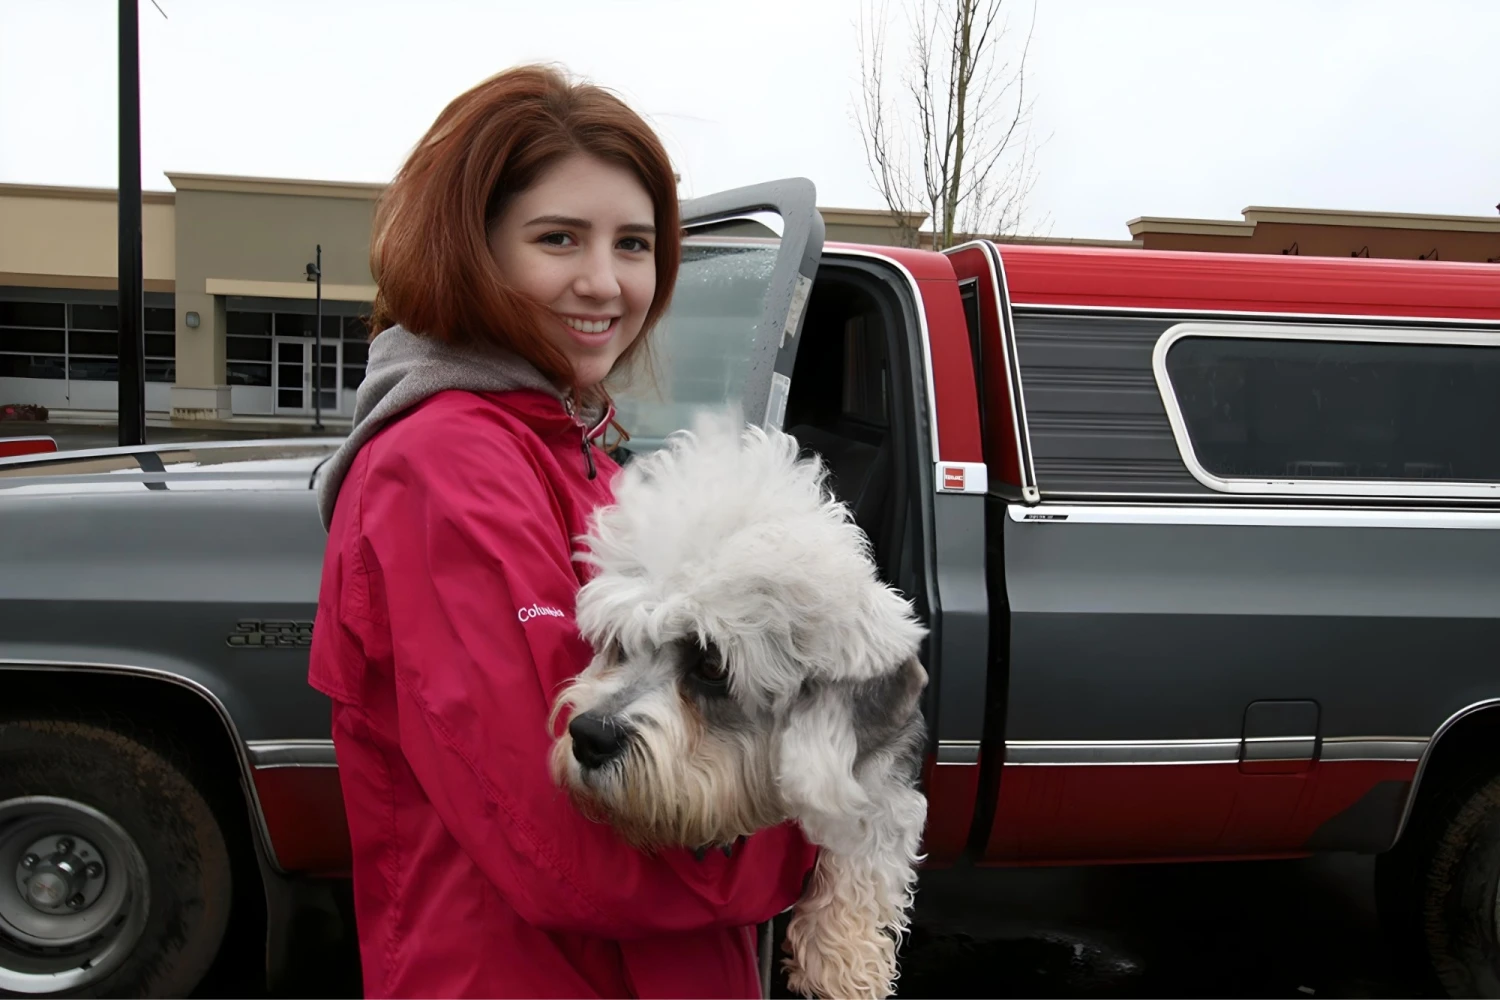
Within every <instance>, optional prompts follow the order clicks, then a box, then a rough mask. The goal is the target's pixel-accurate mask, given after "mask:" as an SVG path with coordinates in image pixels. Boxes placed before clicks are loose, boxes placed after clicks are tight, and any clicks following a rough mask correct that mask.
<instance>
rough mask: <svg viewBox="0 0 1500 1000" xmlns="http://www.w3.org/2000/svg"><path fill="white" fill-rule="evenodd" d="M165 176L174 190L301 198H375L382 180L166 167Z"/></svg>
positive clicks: (383, 187) (379, 192) (378, 194)
mask: <svg viewBox="0 0 1500 1000" xmlns="http://www.w3.org/2000/svg"><path fill="white" fill-rule="evenodd" d="M167 180H169V181H171V182H172V186H173V187H174V188H176V189H177V190H178V191H218V192H227V193H231V194H279V195H292V196H299V197H305V198H348V199H351V200H354V201H375V200H376V199H377V198H379V197H380V195H381V192H383V191H384V190H385V189H386V185H385V184H372V183H366V182H360V181H323V180H308V179H304V178H297V177H244V176H239V175H235V174H184V173H176V172H173V171H168V173H167Z"/></svg>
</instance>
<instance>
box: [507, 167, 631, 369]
mask: <svg viewBox="0 0 1500 1000" xmlns="http://www.w3.org/2000/svg"><path fill="white" fill-rule="evenodd" d="M654 208H655V206H654V204H653V203H652V201H651V196H650V194H648V193H647V191H646V189H645V187H644V186H643V185H642V184H641V182H640V181H639V180H637V179H636V176H635V174H634V173H632V172H631V171H630V170H628V169H626V168H624V167H621V166H616V165H615V164H612V163H607V162H605V161H603V160H600V159H598V158H596V157H593V156H589V155H586V154H582V153H580V154H576V155H573V156H570V157H568V158H567V159H565V160H561V161H559V162H558V163H557V164H555V165H554V166H553V167H552V168H551V169H550V170H548V171H547V172H546V173H544V174H543V175H542V177H541V179H540V180H539V181H537V183H535V184H533V185H532V186H531V187H530V188H528V189H527V190H525V191H523V192H521V193H520V194H518V195H516V196H515V197H514V198H512V199H511V201H510V204H509V205H508V206H507V207H506V209H505V210H504V212H502V213H501V215H500V217H499V218H498V219H497V220H496V221H495V224H494V226H493V227H492V228H491V230H490V252H491V253H493V254H494V257H495V263H496V264H498V265H499V266H500V271H501V273H502V274H504V275H505V280H506V281H507V282H508V283H509V284H510V285H511V286H512V287H513V288H515V289H516V290H517V291H519V292H521V293H523V294H525V295H528V296H530V297H531V298H533V299H535V300H536V301H538V302H540V303H542V304H543V305H545V306H547V307H548V308H550V309H551V310H552V312H553V313H554V314H555V315H556V317H557V322H556V323H553V324H551V326H550V327H549V329H548V340H549V342H550V343H551V344H552V346H553V347H555V348H557V349H558V350H559V351H561V352H562V354H563V356H565V357H566V358H567V359H568V360H569V362H571V363H572V366H573V374H574V379H575V381H576V384H577V386H578V387H579V388H589V387H592V386H595V385H597V384H598V383H599V382H601V381H603V379H604V377H605V376H606V375H608V374H609V371H610V369H611V368H613V367H614V364H615V360H616V359H617V358H619V356H620V355H621V354H622V353H623V352H624V351H625V349H626V348H627V347H629V346H630V345H631V343H632V342H633V341H634V340H635V338H636V337H637V336H639V335H640V332H641V325H642V322H643V321H644V320H645V318H646V310H647V309H648V308H649V307H650V305H651V300H652V298H653V296H654V295H655V294H656V226H655V212H654Z"/></svg>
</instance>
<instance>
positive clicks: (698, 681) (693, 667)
mask: <svg viewBox="0 0 1500 1000" xmlns="http://www.w3.org/2000/svg"><path fill="white" fill-rule="evenodd" d="M685 646H686V648H685V649H684V654H685V657H684V664H683V665H684V667H685V668H686V669H685V671H684V675H685V676H686V677H687V679H688V681H689V682H690V683H691V684H692V685H693V687H695V688H697V689H698V690H699V691H701V692H702V693H704V694H708V695H717V694H727V693H728V692H729V674H728V672H727V671H726V670H725V668H724V654H723V652H722V651H720V649H719V647H718V645H716V644H715V643H713V642H708V643H706V644H704V645H701V646H700V645H699V644H698V643H696V642H688V643H686V644H685Z"/></svg>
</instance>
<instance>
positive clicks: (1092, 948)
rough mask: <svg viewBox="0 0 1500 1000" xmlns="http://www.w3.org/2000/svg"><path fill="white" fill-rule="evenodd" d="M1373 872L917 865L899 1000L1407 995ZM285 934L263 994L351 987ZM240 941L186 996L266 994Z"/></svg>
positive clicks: (311, 935) (1347, 860) (314, 931)
mask: <svg viewBox="0 0 1500 1000" xmlns="http://www.w3.org/2000/svg"><path fill="white" fill-rule="evenodd" d="M1372 871H1373V864H1372V859H1370V858H1360V857H1320V858H1310V859H1306V860H1301V861H1268V862H1249V863H1242V864H1227V863H1226V864H1200V865H1137V866H1117V867H1099V868H1073V869H1068V868H1031V869H989V870H981V871H975V870H972V869H968V870H949V871H946V872H930V873H927V875H926V876H924V879H923V882H922V886H921V890H920V892H919V894H918V902H917V919H916V921H915V923H914V926H913V932H912V935H911V938H910V942H909V945H908V947H907V948H906V949H905V952H904V955H903V958H902V972H901V980H900V983H899V987H900V990H899V993H898V996H900V997H955V998H956V997H1288V998H1306V997H1418V996H1422V995H1423V994H1422V993H1421V992H1419V991H1418V990H1417V989H1415V988H1413V987H1412V986H1411V985H1410V984H1403V983H1401V982H1399V981H1398V980H1397V978H1396V976H1395V975H1394V974H1393V972H1392V970H1391V967H1390V960H1389V959H1390V956H1389V955H1388V954H1387V953H1386V951H1385V949H1384V947H1383V945H1382V943H1381V937H1380V934H1379V932H1378V929H1377V925H1376V920H1375V912H1374V898H1373V889H1372V883H1371V875H1372ZM960 927H961V928H962V930H960V929H959V928H960ZM296 937H297V938H298V940H299V942H300V946H299V947H298V949H297V950H296V952H295V953H294V956H293V966H292V970H291V976H290V978H289V980H288V982H287V983H285V984H284V985H283V987H282V988H281V989H280V990H279V991H278V992H277V994H276V996H287V997H292V996H302V997H358V996H360V995H361V990H360V981H359V963H358V954H357V952H356V949H355V945H354V941H353V936H352V933H351V932H350V929H349V928H348V927H347V926H345V925H343V924H342V923H340V922H339V920H338V918H337V917H336V916H335V915H334V914H333V913H332V912H328V913H325V914H314V915H313V917H312V918H311V919H309V920H308V921H307V922H306V923H305V924H304V925H302V926H299V927H298V929H297V934H296ZM255 944H256V943H255V942H249V947H247V948H246V949H245V956H244V957H243V958H242V964H241V969H242V970H251V971H248V972H240V973H235V972H233V970H225V972H223V973H221V974H220V975H219V976H218V977H216V979H215V980H214V981H213V982H212V983H209V984H205V988H204V989H203V990H200V991H199V993H198V994H196V995H197V996H199V997H265V996H266V994H265V993H264V991H262V990H260V989H259V988H258V987H257V986H256V985H254V982H253V967H254V964H255V959H256V957H257V954H256V952H255V950H254V947H253V946H254V945H255ZM237 975H242V976H244V977H245V978H236V976H237ZM775 995H777V996H780V997H788V996H790V994H788V993H786V992H785V991H784V990H777V991H775Z"/></svg>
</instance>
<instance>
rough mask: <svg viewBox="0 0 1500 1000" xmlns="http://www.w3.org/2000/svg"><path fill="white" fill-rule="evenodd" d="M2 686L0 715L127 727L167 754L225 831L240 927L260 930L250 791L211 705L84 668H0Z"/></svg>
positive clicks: (176, 689) (176, 688)
mask: <svg viewBox="0 0 1500 1000" xmlns="http://www.w3.org/2000/svg"><path fill="white" fill-rule="evenodd" d="M0 686H3V688H4V690H5V704H4V707H3V709H0V717H4V718H12V719H21V718H63V719H73V720H77V721H91V722H94V723H96V724H98V725H103V726H111V727H114V728H124V729H125V731H126V732H127V734H129V735H131V736H134V737H136V738H138V739H142V740H144V741H147V742H152V743H155V744H157V745H158V747H159V748H160V749H162V750H164V751H166V752H167V753H169V754H170V755H171V757H172V759H173V760H174V762H175V763H177V764H178V765H179V766H181V767H182V768H183V769H184V770H185V771H186V772H187V775H188V778H189V780H191V781H192V782H193V783H194V784H195V785H197V786H198V789H199V791H200V792H202V794H203V797H204V798H205V799H207V800H208V804H209V806H210V807H211V808H212V809H213V811H214V815H215V817H216V818H217V819H218V821H219V826H220V827H221V829H222V830H223V833H224V840H225V842H226V844H227V845H228V847H229V853H230V860H231V863H232V865H233V877H234V881H235V885H236V886H237V887H243V890H248V891H236V892H235V903H234V908H235V910H236V911H237V913H238V914H239V915H240V919H241V920H244V921H247V922H248V923H246V924H245V925H244V926H255V924H256V923H259V924H260V926H262V927H263V926H264V920H265V884H264V882H263V880H262V877H261V869H260V860H259V856H260V851H259V848H258V846H257V839H258V838H257V837H256V834H255V829H254V827H253V826H252V823H253V822H254V820H253V818H252V815H251V812H250V806H249V798H248V796H249V794H250V790H249V789H248V788H246V786H245V778H244V774H243V771H242V770H241V766H240V758H239V754H238V752H237V750H236V748H235V745H234V736H233V734H232V733H231V731H230V730H229V729H228V727H227V726H226V725H225V722H224V720H223V719H222V718H221V717H220V716H219V713H218V711H217V710H216V709H215V707H214V706H213V705H212V704H211V703H209V702H208V701H207V700H206V699H205V698H204V697H203V696H202V695H200V694H198V693H197V692H195V691H192V690H190V689H189V688H186V687H183V686H181V685H179V684H173V683H171V682H169V681H163V680H156V679H153V678H150V677H136V676H130V675H121V674H109V673H100V672H93V671H86V670H28V669H25V668H15V669H3V668H0ZM174 749H175V750H176V751H177V752H175V753H174V752H172V751H173V750H174ZM184 751H186V752H184ZM231 776H232V778H233V780H232V781H231V780H230V778H231ZM231 926H233V925H231Z"/></svg>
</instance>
